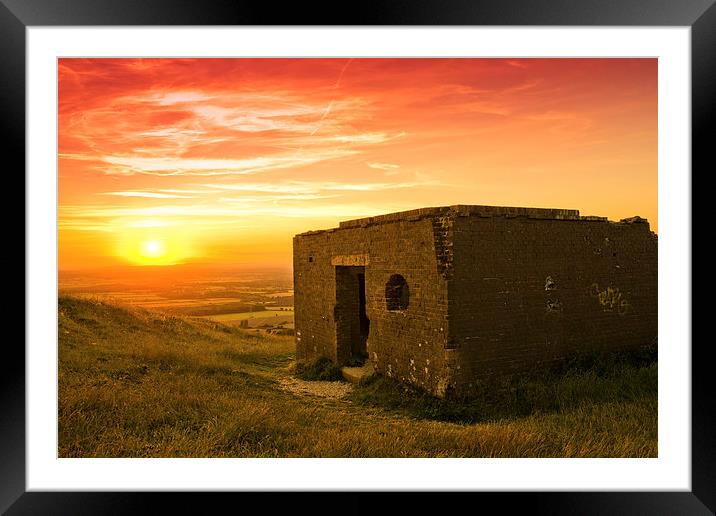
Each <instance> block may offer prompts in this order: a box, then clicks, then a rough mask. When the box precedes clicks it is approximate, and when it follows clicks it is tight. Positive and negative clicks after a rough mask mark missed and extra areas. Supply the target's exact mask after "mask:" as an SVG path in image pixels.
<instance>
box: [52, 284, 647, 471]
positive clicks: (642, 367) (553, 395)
mask: <svg viewBox="0 0 716 516" xmlns="http://www.w3.org/2000/svg"><path fill="white" fill-rule="evenodd" d="M293 351H294V341H293V338H292V337H275V336H264V335H257V334H255V333H252V332H246V331H243V330H239V329H237V328H232V327H228V326H224V325H222V324H219V323H215V322H212V321H208V320H202V319H189V318H181V317H172V316H166V315H162V314H159V313H152V312H148V311H144V310H139V309H133V308H127V307H120V306H117V305H113V304H109V303H106V302H99V301H92V300H87V299H79V298H72V297H61V298H60V299H59V392H58V397H59V455H60V456H61V457H256V456H262V457H296V456H300V457H443V456H468V457H498V456H499V457H565V456H568V457H575V456H579V457H597V456H601V457H621V456H634V457H636V456H638V457H644V456H656V453H657V441H656V436H657V425H656V413H657V404H656V363H652V364H639V365H628V364H626V365H625V364H621V365H619V366H618V367H615V368H612V369H610V371H608V374H601V373H600V372H599V371H595V370H590V371H582V372H576V373H575V372H568V373H567V374H565V375H562V376H560V377H559V378H557V377H553V378H550V380H549V383H545V381H543V380H539V379H538V380H535V381H530V382H531V383H525V384H519V385H521V387H520V389H521V391H520V392H522V394H520V396H521V398H520V399H523V398H525V393H527V398H526V399H527V400H528V403H527V404H525V403H524V402H523V403H522V405H520V407H521V408H520V409H519V410H517V411H516V412H515V411H512V412H513V413H512V415H510V411H511V409H510V408H509V407H507V408H504V407H503V408H502V409H499V410H494V407H492V409H490V410H482V409H484V408H485V407H480V411H478V410H477V409H475V410H472V412H471V407H458V409H459V410H457V411H455V407H454V406H453V407H452V408H450V407H448V409H449V410H448V409H446V405H445V404H444V403H442V402H438V401H436V400H433V399H429V398H426V397H424V396H421V395H420V394H418V393H415V392H413V391H410V390H406V389H405V388H404V387H402V386H397V385H395V384H390V383H389V382H386V381H384V380H379V381H377V382H374V383H373V384H371V385H367V386H363V387H359V388H357V389H355V391H354V392H353V393H351V394H348V395H347V396H345V397H331V396H313V395H311V392H314V391H312V390H311V388H304V387H305V385H302V386H300V388H294V387H295V382H296V380H295V379H293V377H292V375H291V372H290V371H291V366H292V364H293V358H294V355H293ZM328 390H331V389H328ZM347 390H348V389H337V390H336V389H332V391H331V392H341V393H345V392H346V391H347ZM512 390H514V389H512ZM518 390H519V389H518ZM320 392H322V391H321V390H320V389H319V390H315V392H314V393H320ZM510 392H512V391H510ZM503 399H504V398H503ZM544 400H549V402H545V401H544ZM555 400H556V402H555ZM508 409H509V410H508ZM478 412H479V414H482V416H480V415H479V414H478ZM455 413H457V416H456V417H453V416H455ZM476 414H478V415H476ZM436 419H453V420H455V421H461V422H460V423H455V422H447V421H444V420H443V421H440V420H436ZM472 421H484V422H479V423H474V422H472Z"/></svg>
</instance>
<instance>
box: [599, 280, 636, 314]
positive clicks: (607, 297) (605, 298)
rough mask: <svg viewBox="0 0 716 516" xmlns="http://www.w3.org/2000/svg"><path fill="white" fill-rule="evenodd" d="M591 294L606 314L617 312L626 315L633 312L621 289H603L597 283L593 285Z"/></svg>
mask: <svg viewBox="0 0 716 516" xmlns="http://www.w3.org/2000/svg"><path fill="white" fill-rule="evenodd" d="M589 293H590V295H591V296H592V297H594V298H596V299H597V302H598V303H599V305H600V306H601V307H602V310H604V311H605V312H616V313H617V314H619V315H626V314H628V313H629V312H630V311H631V305H630V304H629V300H628V299H627V298H626V296H625V295H624V293H623V292H622V291H621V290H619V287H606V288H605V289H602V288H600V287H599V285H598V284H597V283H592V286H591V287H589Z"/></svg>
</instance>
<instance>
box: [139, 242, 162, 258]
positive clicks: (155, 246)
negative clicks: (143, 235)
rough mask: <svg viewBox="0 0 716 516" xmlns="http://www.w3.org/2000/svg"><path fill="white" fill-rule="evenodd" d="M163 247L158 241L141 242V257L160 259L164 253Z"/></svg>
mask: <svg viewBox="0 0 716 516" xmlns="http://www.w3.org/2000/svg"><path fill="white" fill-rule="evenodd" d="M165 252H166V251H165V249H164V246H163V245H162V242H160V241H159V240H146V241H144V242H142V250H141V253H142V256H144V257H145V258H161V256H162V255H163V254H164V253H165Z"/></svg>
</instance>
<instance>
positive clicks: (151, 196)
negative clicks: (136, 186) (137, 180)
mask: <svg viewBox="0 0 716 516" xmlns="http://www.w3.org/2000/svg"><path fill="white" fill-rule="evenodd" d="M102 194H103V195H115V196H117V197H145V198H148V199H193V198H194V197H193V196H191V195H175V194H168V193H161V192H147V191H144V190H134V191H126V192H102Z"/></svg>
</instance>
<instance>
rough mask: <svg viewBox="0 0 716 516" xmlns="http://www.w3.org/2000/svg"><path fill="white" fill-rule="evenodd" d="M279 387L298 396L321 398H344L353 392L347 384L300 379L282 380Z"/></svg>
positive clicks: (289, 378)
mask: <svg viewBox="0 0 716 516" xmlns="http://www.w3.org/2000/svg"><path fill="white" fill-rule="evenodd" d="M279 385H281V388H282V389H283V390H285V391H288V392H290V393H292V394H296V395H298V396H319V397H321V398H335V399H338V398H343V397H345V396H346V395H347V394H348V393H350V392H351V391H352V390H353V385H352V384H350V383H346V382H318V381H316V382H307V381H304V380H299V379H298V378H291V377H287V378H281V380H279Z"/></svg>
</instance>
